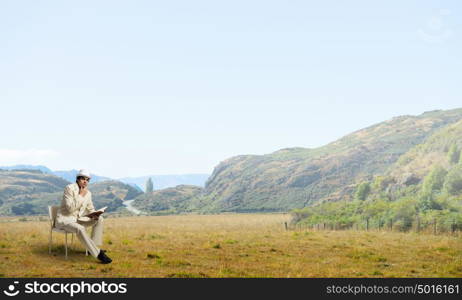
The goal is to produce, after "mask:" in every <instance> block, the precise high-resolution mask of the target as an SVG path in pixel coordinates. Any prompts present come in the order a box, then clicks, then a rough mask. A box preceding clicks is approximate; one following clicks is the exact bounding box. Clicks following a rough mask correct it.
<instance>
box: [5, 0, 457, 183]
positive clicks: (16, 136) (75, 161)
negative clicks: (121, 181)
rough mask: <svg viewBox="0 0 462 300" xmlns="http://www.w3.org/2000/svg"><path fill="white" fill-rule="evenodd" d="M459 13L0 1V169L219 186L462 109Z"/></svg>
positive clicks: (383, 5) (376, 7)
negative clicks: (241, 174)
mask: <svg viewBox="0 0 462 300" xmlns="http://www.w3.org/2000/svg"><path fill="white" fill-rule="evenodd" d="M461 15H462V4H461V2H460V1H456V0H453V1H444V2H443V1H421V0H410V1H395V0H388V1H354V0H352V1H342V0H338V1H329V0H327V1H286V0H285V1H282V0H281V1H268V0H265V1H249V0H246V1H241V0H234V1H201V0H198V1H113V0H111V1H38V0H31V1H13V0H10V1H8V0H5V1H1V2H0V103H1V105H0V124H1V126H0V137H1V142H0V165H12V164H20V163H21V164H43V165H46V166H48V167H49V168H51V169H54V170H66V169H79V168H88V169H90V171H92V172H93V173H96V174H99V175H103V176H109V177H113V178H119V177H127V176H142V175H148V174H181V173H211V172H212V170H213V168H214V167H215V166H216V165H217V164H218V163H219V162H220V161H223V160H225V159H227V158H229V157H232V156H234V155H240V154H265V153H271V152H274V151H277V150H278V149H281V148H287V147H318V146H322V145H324V144H326V143H329V142H332V141H334V140H335V139H338V138H340V137H342V136H344V135H346V134H348V133H350V132H352V131H355V130H358V129H361V128H364V127H366V126H370V125H372V124H375V123H378V122H382V121H385V120H388V119H390V118H392V117H394V116H398V115H404V114H413V115H415V114H421V113H423V112H424V111H428V110H434V109H451V108H457V107H462V97H461V95H462V85H461V78H462V76H461V75H462V74H461V73H462V47H461V33H462V25H461V22H462V17H461Z"/></svg>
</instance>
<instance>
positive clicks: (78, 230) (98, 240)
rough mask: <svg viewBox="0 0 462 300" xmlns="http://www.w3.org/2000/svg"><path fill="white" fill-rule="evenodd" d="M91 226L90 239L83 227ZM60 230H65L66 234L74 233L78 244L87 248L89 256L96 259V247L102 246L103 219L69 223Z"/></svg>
mask: <svg viewBox="0 0 462 300" xmlns="http://www.w3.org/2000/svg"><path fill="white" fill-rule="evenodd" d="M88 226H92V227H93V228H92V231H91V238H90V237H89V236H88V233H87V231H86V229H85V227H88ZM59 227H60V228H63V229H65V230H66V231H68V232H72V233H75V234H76V235H77V238H78V239H79V240H80V242H81V243H82V244H83V245H84V246H85V247H86V248H87V250H88V251H89V252H90V254H91V255H92V256H94V257H98V254H99V251H100V249H99V248H98V246H101V245H102V244H103V217H102V216H100V217H99V218H98V220H90V221H80V220H77V223H69V224H66V225H63V224H62V225H60V226H59Z"/></svg>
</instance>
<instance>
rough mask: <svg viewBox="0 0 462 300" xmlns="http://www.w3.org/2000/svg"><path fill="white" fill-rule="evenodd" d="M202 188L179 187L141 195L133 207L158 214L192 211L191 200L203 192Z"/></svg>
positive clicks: (192, 186)
mask: <svg viewBox="0 0 462 300" xmlns="http://www.w3.org/2000/svg"><path fill="white" fill-rule="evenodd" d="M202 190H203V189H202V188H201V187H198V186H194V185H178V186H176V187H171V188H166V189H162V190H158V191H154V192H152V193H144V194H141V195H139V196H138V197H137V198H136V199H135V201H134V202H133V206H135V207H136V208H137V209H139V210H141V211H144V212H155V213H156V214H175V213H181V212H186V211H190V210H191V207H190V203H189V201H188V200H189V199H191V198H194V197H196V196H197V195H198V194H200V193H201V192H202Z"/></svg>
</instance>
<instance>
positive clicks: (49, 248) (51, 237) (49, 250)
mask: <svg viewBox="0 0 462 300" xmlns="http://www.w3.org/2000/svg"><path fill="white" fill-rule="evenodd" d="M52 239H53V230H52V229H50V238H49V239H48V254H51V241H52Z"/></svg>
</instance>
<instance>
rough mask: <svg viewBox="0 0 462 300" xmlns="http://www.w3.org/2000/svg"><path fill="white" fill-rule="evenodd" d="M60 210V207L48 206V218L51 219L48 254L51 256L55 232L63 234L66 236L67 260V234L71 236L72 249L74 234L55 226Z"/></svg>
mask: <svg viewBox="0 0 462 300" xmlns="http://www.w3.org/2000/svg"><path fill="white" fill-rule="evenodd" d="M58 209H59V206H48V216H49V217H50V239H49V243H48V253H49V254H51V242H52V240H53V231H54V232H61V233H64V234H65V235H66V239H65V240H66V243H65V249H66V259H67V234H68V233H70V234H71V249H72V246H73V244H74V233H73V232H70V231H67V230H64V229H62V228H57V227H56V226H55V220H56V215H57V214H58ZM85 255H88V250H87V249H85Z"/></svg>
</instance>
